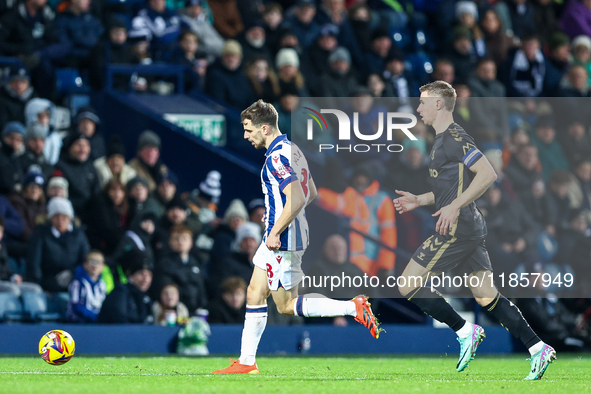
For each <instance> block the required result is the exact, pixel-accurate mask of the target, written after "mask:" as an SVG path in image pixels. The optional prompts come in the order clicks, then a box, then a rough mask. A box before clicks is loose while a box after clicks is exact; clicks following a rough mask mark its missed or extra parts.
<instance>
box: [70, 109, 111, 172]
mask: <svg viewBox="0 0 591 394" xmlns="http://www.w3.org/2000/svg"><path fill="white" fill-rule="evenodd" d="M100 123H101V120H100V119H99V117H98V115H97V114H96V111H95V110H94V108H92V107H81V108H80V109H78V113H77V114H76V117H75V118H74V130H75V131H77V132H79V133H80V134H82V135H83V136H85V137H86V138H87V139H88V142H90V156H89V159H90V160H91V161H93V162H94V161H95V160H96V159H98V158H101V157H104V156H105V153H106V149H105V145H106V144H105V137H103V135H102V133H100V132H99V131H98V130H97V127H98V126H99V124H100Z"/></svg>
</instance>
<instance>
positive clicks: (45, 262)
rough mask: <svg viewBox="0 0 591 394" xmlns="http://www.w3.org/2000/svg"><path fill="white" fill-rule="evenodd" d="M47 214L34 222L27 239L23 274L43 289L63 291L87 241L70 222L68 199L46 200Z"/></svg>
mask: <svg viewBox="0 0 591 394" xmlns="http://www.w3.org/2000/svg"><path fill="white" fill-rule="evenodd" d="M47 216H48V217H49V220H48V221H47V222H46V223H45V224H43V225H39V226H37V227H36V228H35V231H34V232H33V236H32V237H31V239H29V243H28V247H27V269H26V277H27V278H28V279H29V280H30V281H31V282H35V283H38V284H40V285H41V287H42V288H43V290H45V291H47V292H51V293H53V292H65V291H67V289H68V285H69V284H70V282H71V281H72V279H73V277H74V270H75V269H76V266H77V265H79V264H81V263H82V262H83V261H84V259H85V258H86V255H87V254H88V252H89V251H90V245H89V244H88V240H87V239H86V235H84V232H83V231H82V230H81V229H80V228H79V227H78V226H75V225H74V223H73V218H74V209H73V207H72V203H71V202H70V201H69V200H67V199H66V198H63V197H54V198H52V199H51V200H49V204H48V205H47Z"/></svg>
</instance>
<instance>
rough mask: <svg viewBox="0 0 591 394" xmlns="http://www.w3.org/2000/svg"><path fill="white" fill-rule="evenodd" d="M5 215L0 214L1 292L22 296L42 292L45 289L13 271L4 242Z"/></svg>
mask: <svg viewBox="0 0 591 394" xmlns="http://www.w3.org/2000/svg"><path fill="white" fill-rule="evenodd" d="M4 227H5V224H4V217H3V216H1V215H0V292H9V293H13V294H14V295H15V296H17V297H20V295H21V293H41V292H42V291H43V290H42V289H41V287H40V286H39V285H37V284H35V283H29V282H23V277H22V276H21V275H19V274H17V273H13V272H12V271H11V269H10V266H9V264H8V253H7V252H6V247H5V246H4V244H3V243H2V239H3V238H4Z"/></svg>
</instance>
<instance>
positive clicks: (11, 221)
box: [0, 195, 25, 244]
mask: <svg viewBox="0 0 591 394" xmlns="http://www.w3.org/2000/svg"><path fill="white" fill-rule="evenodd" d="M0 216H2V217H3V218H4V243H7V244H11V243H12V241H14V240H16V239H19V238H20V237H21V235H22V233H23V230H24V228H25V224H24V222H23V218H21V215H20V214H19V213H18V211H17V210H16V209H15V208H14V207H13V206H12V204H11V203H10V201H8V199H7V198H6V197H4V196H2V195H0Z"/></svg>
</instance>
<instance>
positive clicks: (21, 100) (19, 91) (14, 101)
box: [0, 66, 37, 125]
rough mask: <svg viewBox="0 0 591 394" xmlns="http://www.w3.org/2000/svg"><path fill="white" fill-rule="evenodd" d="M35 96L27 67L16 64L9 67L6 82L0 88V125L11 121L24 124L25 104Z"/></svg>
mask: <svg viewBox="0 0 591 394" xmlns="http://www.w3.org/2000/svg"><path fill="white" fill-rule="evenodd" d="M36 96H37V94H36V93H35V90H34V89H33V86H31V80H30V79H29V73H28V72H27V69H26V68H24V67H18V66H13V67H11V68H10V73H9V74H8V83H7V84H5V85H4V86H2V88H0V125H5V124H6V123H7V122H11V121H18V122H20V123H23V124H24V123H25V105H26V104H27V102H28V101H29V100H30V99H32V98H34V97H36Z"/></svg>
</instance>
